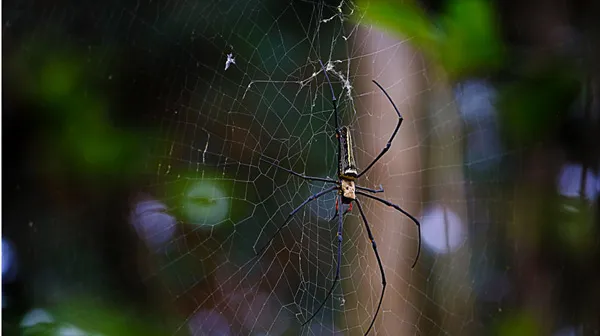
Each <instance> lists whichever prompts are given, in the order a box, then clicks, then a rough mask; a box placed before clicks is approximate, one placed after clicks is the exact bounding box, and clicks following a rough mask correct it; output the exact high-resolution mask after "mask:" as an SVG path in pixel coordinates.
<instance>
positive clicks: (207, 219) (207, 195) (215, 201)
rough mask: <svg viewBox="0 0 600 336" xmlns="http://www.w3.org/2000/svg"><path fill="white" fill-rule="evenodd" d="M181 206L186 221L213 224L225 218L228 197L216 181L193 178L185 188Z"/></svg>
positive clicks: (205, 224) (228, 201)
mask: <svg viewBox="0 0 600 336" xmlns="http://www.w3.org/2000/svg"><path fill="white" fill-rule="evenodd" d="M182 206H183V214H184V216H185V219H186V221H187V222H188V223H191V224H195V225H202V226H215V225H218V224H220V223H221V222H223V220H224V219H225V218H227V216H228V214H229V206H230V198H229V197H228V196H227V195H226V193H225V192H224V191H223V188H222V186H221V185H219V184H218V183H217V182H216V181H209V180H194V181H193V182H191V184H190V186H189V187H188V188H186V190H185V195H184V200H183V205H182Z"/></svg>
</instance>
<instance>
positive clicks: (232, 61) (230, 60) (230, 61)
mask: <svg viewBox="0 0 600 336" xmlns="http://www.w3.org/2000/svg"><path fill="white" fill-rule="evenodd" d="M232 64H235V58H233V53H229V54H227V61H225V71H227V69H229V67H230V66H231V65H232Z"/></svg>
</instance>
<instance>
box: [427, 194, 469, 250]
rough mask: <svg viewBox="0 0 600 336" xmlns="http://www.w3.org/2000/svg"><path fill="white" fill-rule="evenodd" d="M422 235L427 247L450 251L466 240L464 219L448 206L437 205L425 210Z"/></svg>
mask: <svg viewBox="0 0 600 336" xmlns="http://www.w3.org/2000/svg"><path fill="white" fill-rule="evenodd" d="M421 235H422V239H423V243H424V244H425V246H426V247H428V248H429V249H431V250H432V251H434V252H436V253H450V252H453V251H455V250H456V249H457V248H459V247H460V246H462V244H463V243H464V242H465V240H466V230H465V225H464V223H463V221H462V220H461V219H460V217H458V215H456V214H455V213H454V212H452V211H451V210H449V209H447V208H446V207H443V206H440V205H436V206H433V207H431V208H428V209H426V210H425V212H424V215H423V219H422V220H421Z"/></svg>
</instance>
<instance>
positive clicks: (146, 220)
mask: <svg viewBox="0 0 600 336" xmlns="http://www.w3.org/2000/svg"><path fill="white" fill-rule="evenodd" d="M166 210H167V207H166V205H164V204H163V203H161V202H159V201H156V200H144V201H140V202H138V203H137V204H136V205H135V208H134V209H133V211H132V214H131V223H132V225H133V226H134V228H135V230H136V231H137V233H138V235H139V237H140V238H141V239H143V240H144V242H146V244H147V245H148V246H149V247H151V248H154V249H159V248H161V247H163V246H164V245H165V244H166V243H167V242H169V241H170V240H171V239H172V237H173V234H174V233H175V228H176V222H177V221H176V219H175V217H173V216H171V215H170V214H168V213H166V212H165V211H166Z"/></svg>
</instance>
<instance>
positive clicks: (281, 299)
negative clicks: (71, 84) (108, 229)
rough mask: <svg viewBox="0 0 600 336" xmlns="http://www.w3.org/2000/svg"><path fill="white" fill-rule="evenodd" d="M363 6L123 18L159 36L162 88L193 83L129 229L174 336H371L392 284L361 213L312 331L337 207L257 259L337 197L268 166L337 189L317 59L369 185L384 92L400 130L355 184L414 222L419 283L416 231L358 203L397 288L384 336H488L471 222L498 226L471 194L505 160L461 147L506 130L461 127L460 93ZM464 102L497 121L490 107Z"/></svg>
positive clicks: (169, 96)
mask: <svg viewBox="0 0 600 336" xmlns="http://www.w3.org/2000/svg"><path fill="white" fill-rule="evenodd" d="M357 6H358V5H357V4H356V3H353V2H351V1H341V2H335V3H324V2H321V1H216V0H215V1H201V2H198V3H196V2H188V1H175V2H171V3H170V5H169V7H165V8H157V9H156V11H152V12H146V11H143V10H141V9H138V8H133V9H131V10H126V11H125V13H126V14H125V16H127V17H130V18H131V21H128V22H129V23H130V25H131V28H130V34H131V37H130V40H132V41H134V40H136V41H138V39H137V36H159V37H161V40H162V41H165V43H167V44H169V46H171V47H170V48H171V54H170V55H168V57H170V58H172V62H171V65H170V70H171V73H172V74H173V78H165V81H171V80H174V78H176V76H183V77H184V78H185V83H184V85H183V87H182V88H177V86H174V89H173V90H172V91H168V92H163V95H161V97H159V99H161V100H162V101H168V102H169V104H168V106H167V108H166V109H165V110H164V111H162V113H161V114H160V116H159V120H160V134H159V135H158V137H155V138H152V139H151V140H152V141H151V146H152V160H150V161H149V162H148V164H147V167H146V168H147V170H148V171H149V172H150V173H151V175H152V176H153V177H152V183H151V184H150V185H149V188H148V192H147V193H146V194H144V195H141V196H140V199H139V200H138V202H137V203H136V204H137V205H136V208H135V210H134V213H133V215H132V222H133V223H134V225H135V226H136V228H137V230H138V232H139V234H140V236H141V237H142V238H143V239H144V240H145V242H146V243H147V244H148V246H150V247H151V250H152V253H151V254H150V255H149V260H150V261H151V266H150V269H151V270H150V271H149V275H148V277H147V281H148V282H149V283H159V284H160V286H161V288H162V289H164V292H165V299H164V300H165V302H166V304H167V305H168V306H169V307H171V308H173V310H174V311H176V312H177V318H176V319H175V320H174V321H173V322H171V323H172V326H173V334H177V335H179V334H181V335H185V334H192V335H229V334H244V335H284V334H294V335H295V334H302V335H331V334H339V335H362V334H364V332H365V331H366V329H367V328H368V326H369V324H370V322H371V320H372V318H373V315H374V314H375V310H376V307H377V303H378V300H379V295H380V292H381V286H382V284H381V275H380V273H379V269H378V266H377V262H376V259H375V256H374V253H373V250H372V248H371V244H370V242H369V241H368V238H367V232H366V230H365V227H364V224H363V223H362V221H361V219H360V217H359V216H358V212H357V209H356V207H355V210H354V211H353V212H352V213H350V214H348V215H347V216H346V217H345V219H344V231H343V246H342V251H343V252H342V253H343V254H342V260H341V276H340V282H339V284H338V286H337V287H336V289H335V290H334V292H333V294H332V296H331V298H330V299H329V300H327V302H326V303H325V305H324V307H323V309H322V310H321V311H320V312H319V313H318V314H317V315H316V316H315V318H314V319H313V320H312V321H311V322H310V323H309V324H307V325H305V326H302V323H303V322H304V321H305V320H306V319H307V318H308V317H309V316H311V314H312V313H313V312H314V311H315V310H316V309H317V308H318V307H319V305H320V303H321V302H322V300H324V299H325V296H326V293H327V291H328V290H329V288H330V286H331V284H332V281H333V279H334V276H335V270H336V266H335V265H336V259H337V258H336V251H337V238H336V230H337V222H336V221H330V219H331V217H332V216H333V215H334V213H335V198H336V194H335V193H329V194H327V195H325V196H323V197H321V198H319V199H318V200H316V201H313V202H311V203H309V204H308V205H307V206H305V207H304V208H303V209H302V210H300V211H299V212H298V213H297V214H296V215H295V217H294V218H293V219H292V220H291V221H290V222H289V224H288V225H287V226H286V227H285V228H284V229H283V230H282V231H281V233H280V234H278V235H276V236H275V239H274V240H273V241H272V243H271V244H270V246H269V247H268V248H267V249H266V250H265V251H264V253H263V254H261V255H259V256H258V257H255V251H258V250H259V249H260V247H262V246H263V245H264V244H266V243H267V241H268V239H269V237H270V236H271V235H272V234H273V233H274V232H275V231H276V230H277V227H278V226H279V225H281V224H282V223H283V222H284V221H285V219H286V217H287V216H288V214H289V213H290V211H292V210H293V209H294V208H296V207H297V206H298V205H300V203H302V202H303V201H304V200H306V199H307V198H308V197H309V196H310V195H312V194H315V193H317V192H319V191H322V190H324V189H326V188H327V187H328V186H329V185H326V184H324V183H319V182H312V181H305V180H303V179H301V178H298V177H295V176H292V175H291V174H288V173H286V172H284V171H282V170H278V169H276V168H275V167H273V166H271V165H269V164H268V163H267V162H265V161H261V160H260V158H261V155H264V156H265V157H266V158H267V159H268V160H272V161H276V162H278V163H279V164H280V165H282V166H283V167H287V168H290V169H292V170H294V171H296V172H298V173H302V174H307V175H312V176H319V177H331V178H336V176H335V175H336V167H337V166H336V165H337V162H336V152H335V150H336V148H337V142H336V139H335V136H334V124H333V109H332V101H331V100H332V97H331V93H330V90H329V87H328V85H327V82H326V79H325V76H324V73H323V69H322V68H321V66H320V64H319V60H322V61H323V62H324V63H325V65H326V70H327V72H328V75H329V78H330V79H331V81H332V84H333V87H334V91H335V95H336V97H337V99H338V102H339V113H340V119H341V120H340V122H341V124H342V125H349V126H350V127H351V130H352V134H353V135H354V138H355V139H354V140H355V152H356V155H357V156H358V166H359V169H360V168H364V167H366V165H368V163H369V162H371V161H372V160H373V159H374V158H375V157H376V156H377V154H378V153H379V152H380V151H381V149H382V148H383V147H384V146H385V143H386V142H387V141H388V139H389V136H390V135H391V133H392V131H393V130H394V127H395V124H396V122H397V117H396V115H395V112H394V110H393V108H392V106H391V104H390V103H389V102H388V101H387V99H386V97H385V95H384V94H383V92H381V91H380V90H379V89H378V88H377V87H376V86H375V85H374V84H373V83H372V82H371V79H375V80H377V81H378V82H379V83H380V84H381V85H382V86H383V87H384V88H385V89H386V90H387V91H388V93H389V94H390V95H391V96H392V98H393V99H394V101H395V103H396V105H397V106H398V108H399V109H400V111H401V113H402V114H403V117H404V122H403V124H402V126H401V128H400V131H399V133H398V135H397V136H396V138H395V139H394V142H393V145H392V147H391V149H390V151H389V152H388V153H387V154H386V155H385V156H384V157H383V158H382V159H381V160H380V161H379V162H378V163H377V164H376V166H375V167H374V168H373V169H372V170H370V171H369V173H368V174H366V175H365V176H363V177H362V178H361V179H360V180H359V181H358V183H359V184H360V185H362V186H364V187H370V188H377V187H378V186H379V185H382V186H383V187H384V188H385V192H384V193H382V194H378V196H382V197H383V198H385V199H387V200H389V201H390V202H393V203H395V204H397V205H399V206H401V207H402V208H403V209H405V210H407V211H408V212H410V213H412V214H413V215H414V216H415V217H417V218H419V219H420V220H421V222H422V229H423V248H422V253H421V259H420V260H419V263H418V264H417V266H416V267H415V268H414V269H411V268H410V266H411V264H412V262H413V260H414V258H415V255H416V253H417V242H418V232H417V229H416V227H415V225H414V224H413V223H412V222H411V221H410V220H409V219H408V218H407V217H405V216H403V215H402V214H401V213H399V212H396V211H395V210H393V209H392V208H389V207H386V206H385V205H383V204H379V203H376V202H374V201H371V200H368V199H366V198H362V199H361V200H362V205H363V207H364V209H365V214H366V217H367V218H368V220H369V224H370V226H371V228H372V230H373V234H374V237H375V240H376V241H377V246H378V249H379V252H380V254H381V258H382V260H383V264H384V269H385V273H386V278H387V289H386V293H385V297H384V301H383V305H382V309H381V311H380V312H379V315H378V317H377V321H376V323H375V326H374V330H373V331H372V333H373V334H381V335H399V334H427V335H437V334H466V333H469V332H473V331H474V330H476V329H477V328H478V326H479V325H478V323H479V321H480V319H479V317H477V316H476V314H475V310H476V309H477V308H479V307H480V306H479V305H478V304H479V303H478V302H476V301H475V294H477V293H478V292H477V291H478V290H480V289H479V288H477V286H476V285H475V280H474V279H475V278H476V276H475V275H473V274H471V272H470V267H471V266H470V265H469V259H470V254H471V252H470V251H469V249H470V248H475V249H479V250H483V249H485V248H486V247H489V245H485V244H484V245H482V246H474V247H473V246H469V243H468V240H467V237H468V235H469V234H470V230H471V229H470V228H469V227H467V224H466V223H467V216H468V215H469V216H471V215H473V216H474V217H476V218H480V219H481V220H482V221H486V223H487V225H490V224H493V223H489V221H491V218H495V217H493V216H491V215H490V214H487V213H486V214H473V210H469V208H467V204H468V202H467V199H469V198H473V197H474V196H472V195H471V194H470V192H471V193H472V192H473V191H472V189H468V186H467V185H468V183H467V181H469V179H470V178H477V177H478V176H476V173H477V172H478V171H482V170H483V171H485V169H486V167H488V163H489V162H495V161H499V160H502V159H503V158H504V157H505V156H506V155H507V154H508V153H506V152H503V151H502V149H499V148H496V150H494V151H489V150H488V149H489V148H488V147H485V146H484V145H480V147H478V148H474V149H472V150H471V149H469V151H467V152H466V153H463V149H464V146H465V143H466V142H469V141H473V142H474V143H480V144H481V143H482V142H483V143H485V142H486V141H485V139H481V137H483V136H485V135H486V134H489V133H490V132H492V131H493V129H494V127H495V126H494V123H493V117H492V116H489V115H488V116H486V115H481V114H477V115H475V116H473V115H471V116H465V115H461V114H460V113H459V112H458V109H457V105H459V104H457V101H456V99H455V94H456V92H453V91H452V90H451V89H450V88H449V87H447V86H445V85H444V84H443V83H444V82H443V81H442V80H441V79H439V78H437V77H436V75H435V74H434V72H432V71H430V70H429V69H428V67H427V62H426V60H425V59H424V58H423V57H422V56H421V54H420V53H419V52H418V50H416V49H414V48H413V47H412V46H411V44H410V37H407V38H405V39H397V38H394V37H392V36H390V35H386V34H385V33H382V32H381V31H379V30H378V29H377V28H376V27H375V26H371V25H368V24H365V23H364V22H363V18H362V17H360V15H362V14H360V13H362V11H359V10H358V9H359V8H358V7H357ZM365 9H367V10H368V7H366V8H365ZM139 43H144V42H143V41H142V42H139ZM148 56H149V57H151V56H152V52H151V48H149V49H148ZM163 56H165V57H166V56H167V55H163ZM232 59H233V60H234V61H232ZM464 89H465V90H485V85H483V84H477V83H476V84H473V85H471V86H469V87H467V88H464ZM461 92H462V91H461ZM458 103H461V102H460V101H459V102H458ZM464 104H467V105H468V104H479V105H482V104H483V105H485V99H484V101H483V102H475V103H473V102H471V103H463V105H464ZM480 109H484V107H481V108H480ZM472 139H474V140H472ZM469 148H470V147H469ZM465 167H467V168H468V169H465ZM472 172H474V173H473V174H475V175H473V176H474V177H473V176H471V175H470V174H471V173H472ZM467 175H468V176H467ZM486 176H489V175H486ZM487 179H488V180H486V183H489V184H497V183H499V182H500V181H499V180H497V179H490V178H489V177H488V178H487ZM480 201H481V203H480V204H479V205H485V202H488V201H489V202H494V201H495V198H494V197H492V196H489V199H485V200H484V199H481V200H480ZM476 203H477V202H476ZM480 228H481V226H480ZM488 234H490V233H489V232H486V233H483V234H482V233H479V236H478V237H481V236H483V237H485V236H486V235H488ZM484 258H485V257H484ZM479 262H480V261H477V260H475V261H474V263H479ZM481 262H483V264H484V265H487V266H491V264H493V261H490V260H487V261H485V260H484V261H481ZM477 276H478V277H484V278H485V277H486V276H489V275H485V274H484V275H481V274H479V275H477ZM482 283H484V282H482ZM482 286H483V285H482ZM492 302H494V301H493V300H492ZM490 306H491V307H492V309H495V307H497V304H495V303H492V304H491V305H490ZM483 314H487V313H485V311H484V313H483Z"/></svg>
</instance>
